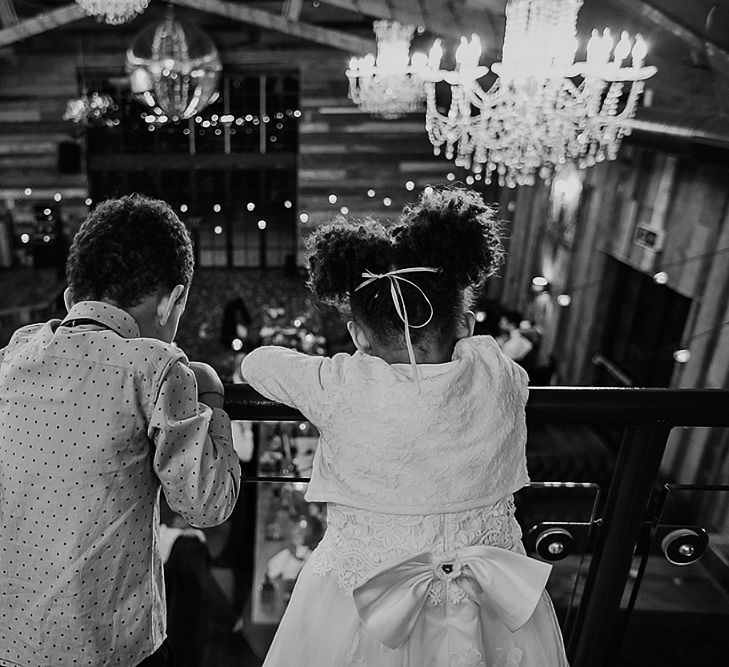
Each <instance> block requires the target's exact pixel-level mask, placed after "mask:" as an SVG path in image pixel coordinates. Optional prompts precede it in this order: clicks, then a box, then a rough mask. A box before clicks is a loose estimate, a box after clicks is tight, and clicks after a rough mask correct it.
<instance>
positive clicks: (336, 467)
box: [243, 336, 529, 525]
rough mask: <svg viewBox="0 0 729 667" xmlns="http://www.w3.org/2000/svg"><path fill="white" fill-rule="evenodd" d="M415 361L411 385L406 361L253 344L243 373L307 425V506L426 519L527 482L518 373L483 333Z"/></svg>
mask: <svg viewBox="0 0 729 667" xmlns="http://www.w3.org/2000/svg"><path fill="white" fill-rule="evenodd" d="M418 368H419V370H420V375H421V382H420V385H421V388H420V389H418V386H417V385H416V383H415V382H414V381H413V377H412V369H411V368H410V365H409V364H388V363H387V362H386V361H384V360H383V359H380V358H379V357H375V356H371V355H366V354H362V353H361V352H357V353H355V354H353V355H348V354H337V355H335V356H334V357H331V358H327V357H311V356H307V355H305V354H301V353H299V352H295V351H293V350H288V349H285V348H280V347H262V348H259V349H257V350H254V351H253V352H252V353H251V354H249V355H248V356H247V357H246V359H245V360H244V362H243V376H244V377H245V379H246V381H248V382H250V384H251V385H252V386H253V387H254V388H255V389H257V390H258V391H260V392H261V393H262V394H263V395H265V396H267V397H269V398H272V399H274V400H277V401H281V402H283V403H286V404H287V405H292V406H294V407H296V408H298V409H299V410H301V412H302V413H304V415H305V416H306V417H307V418H309V419H310V420H311V422H312V423H313V424H315V425H316V427H317V428H318V429H319V432H320V433H321V438H320V442H319V446H318V448H317V451H316V454H315V456H314V462H313V470H312V477H311V483H310V485H309V489H308V492H307V496H306V498H307V500H309V501H322V502H330V503H339V504H341V505H346V506H351V507H359V508H362V509H367V510H371V511H373V512H384V513H399V514H404V515H415V514H431V515H434V514H441V513H444V512H460V511H464V510H469V509H473V508H476V507H485V506H489V505H492V504H493V503H495V502H496V501H498V500H499V499H501V498H504V497H506V496H508V495H509V494H511V493H513V492H514V491H516V490H517V489H519V488H521V487H522V486H524V485H526V484H528V482H529V478H528V475H527V472H526V456H525V443H526V420H525V415H524V406H525V404H526V399H527V376H526V373H525V372H524V371H523V369H521V368H520V367H519V366H517V365H516V364H515V363H514V362H512V361H511V360H510V359H508V358H507V357H505V356H504V355H503V354H502V353H501V350H500V349H499V347H498V345H497V344H496V342H495V341H494V339H493V338H491V337H490V336H473V337H471V338H464V339H463V340H460V341H458V343H457V344H456V346H455V350H454V353H453V357H452V360H451V361H449V362H446V363H442V364H419V366H418ZM393 520H394V519H393ZM413 520H415V519H413ZM403 525H404V524H403Z"/></svg>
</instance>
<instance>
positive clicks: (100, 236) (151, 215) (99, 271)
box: [66, 195, 193, 308]
mask: <svg viewBox="0 0 729 667" xmlns="http://www.w3.org/2000/svg"><path fill="white" fill-rule="evenodd" d="M192 271H193V254H192V241H191V240H190V235H189V233H188V231H187V229H186V228H185V225H184V224H183V223H182V222H181V221H180V219H179V218H178V217H177V216H176V215H175V212H174V211H173V210H172V209H171V208H170V206H169V205H168V204H167V203H165V202H163V201H161V200H159V199H150V198H149V197H144V196H141V195H129V196H126V197H121V198H120V199H109V200H107V201H104V202H101V203H100V204H99V205H98V206H97V207H96V208H95V209H94V210H93V211H91V213H89V215H88V216H87V218H86V220H85V221H84V223H83V224H82V225H81V229H79V231H78V233H77V234H76V236H75V237H74V239H73V243H72V245H71V250H70V252H69V256H68V262H67V264H66V276H67V278H68V283H69V287H70V288H71V294H72V296H73V299H74V301H77V302H78V301H84V300H94V301H98V300H107V301H112V302H114V303H115V304H117V305H118V306H120V307H121V308H128V307H130V306H135V305H137V304H139V303H140V302H141V301H142V300H143V299H144V298H145V297H147V296H149V295H150V294H153V293H154V292H155V291H156V290H158V289H159V288H160V287H162V288H165V289H170V290H171V289H172V288H173V287H175V285H184V286H188V285H189V284H190V282H191V280H192Z"/></svg>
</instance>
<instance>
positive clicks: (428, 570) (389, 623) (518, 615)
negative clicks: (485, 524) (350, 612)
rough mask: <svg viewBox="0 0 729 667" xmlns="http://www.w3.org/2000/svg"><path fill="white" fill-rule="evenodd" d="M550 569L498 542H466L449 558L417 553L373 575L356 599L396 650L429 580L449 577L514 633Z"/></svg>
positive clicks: (366, 619)
mask: <svg viewBox="0 0 729 667" xmlns="http://www.w3.org/2000/svg"><path fill="white" fill-rule="evenodd" d="M444 566H445V567H444ZM551 570H552V566H551V565H549V564H547V563H543V562H541V561H538V560H534V559H533V558H529V557H527V556H523V555H521V554H518V553H514V552H513V551H508V550H506V549H500V548H498V547H490V546H473V547H466V548H465V549H462V550H461V551H460V552H459V553H458V554H457V557H456V558H455V559H453V560H452V561H447V562H445V561H444V562H440V561H437V562H436V561H435V560H434V558H433V554H432V553H421V554H418V555H416V556H408V557H406V558H402V559H400V560H398V561H395V562H392V563H388V564H387V565H385V566H384V567H383V568H381V569H380V570H379V571H377V572H376V573H375V574H373V575H372V576H371V577H370V578H369V579H368V580H367V581H365V582H364V583H363V584H362V585H360V586H358V587H357V588H355V589H354V592H353V594H354V604H355V606H356V608H357V613H358V614H359V617H360V619H362V623H364V625H365V627H366V628H367V630H368V631H369V633H370V634H371V635H372V636H373V637H375V638H376V639H377V640H378V641H380V642H381V643H382V644H384V645H385V646H388V647H390V648H393V649H394V648H397V647H398V646H400V644H402V643H403V642H404V641H405V640H406V639H407V637H408V635H409V634H410V633H411V632H412V630H413V628H414V627H415V624H416V623H417V620H418V617H419V616H420V613H421V612H422V610H423V607H424V606H425V603H426V601H427V598H428V591H429V590H430V587H431V586H432V585H433V582H434V581H435V580H436V579H447V580H451V581H453V582H455V584H456V585H458V586H460V587H461V588H462V589H463V590H464V592H465V593H466V594H467V595H468V597H469V598H470V599H471V600H472V601H473V602H475V603H476V604H478V605H483V606H485V607H487V608H489V609H491V610H492V611H494V612H495V613H496V614H498V616H499V617H500V618H501V620H502V621H503V622H504V625H506V627H507V628H509V630H511V631H512V632H514V631H515V630H518V629H519V628H520V627H521V626H522V625H524V624H525V623H526V622H527V621H528V620H529V619H530V618H531V615H532V614H533V613H534V609H535V608H536V606H537V603H538V602H539V598H540V596H541V594H542V591H543V590H544V587H545V585H546V583H547V579H548V577H549V573H550V571H551Z"/></svg>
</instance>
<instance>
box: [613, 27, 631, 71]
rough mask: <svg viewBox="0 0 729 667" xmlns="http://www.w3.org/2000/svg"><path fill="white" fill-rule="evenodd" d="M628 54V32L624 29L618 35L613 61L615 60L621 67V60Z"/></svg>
mask: <svg viewBox="0 0 729 667" xmlns="http://www.w3.org/2000/svg"><path fill="white" fill-rule="evenodd" d="M629 55H630V37H629V36H628V33H627V32H626V31H625V30H623V32H622V34H621V35H620V41H619V42H618V45H617V46H616V47H615V52H614V59H613V62H615V63H616V64H617V66H618V67H621V66H622V64H623V60H625V59H626V58H627V57H628V56H629Z"/></svg>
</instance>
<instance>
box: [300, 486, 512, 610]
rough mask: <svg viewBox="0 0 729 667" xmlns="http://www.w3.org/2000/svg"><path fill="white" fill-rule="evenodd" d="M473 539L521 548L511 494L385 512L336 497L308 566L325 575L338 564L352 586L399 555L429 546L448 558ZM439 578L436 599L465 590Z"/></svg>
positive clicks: (340, 580)
mask: <svg viewBox="0 0 729 667" xmlns="http://www.w3.org/2000/svg"><path fill="white" fill-rule="evenodd" d="M474 545H488V546H495V547H500V548H503V549H509V550H511V551H520V552H522V551H523V550H522V546H521V529H520V528H519V524H518V523H517V522H516V520H515V519H514V503H513V500H512V499H511V497H508V498H505V499H502V500H500V501H498V502H497V503H496V504H494V505H493V506H491V507H480V508H477V509H471V510H465V511H462V512H454V513H448V514H433V515H422V514H418V515H406V514H384V513H381V512H372V511H369V510H361V509H356V508H353V507H348V506H346V505H340V504H336V503H332V504H330V505H329V507H328V513H327V531H326V533H325V535H324V538H323V539H322V541H321V542H320V544H319V546H318V547H317V548H316V549H315V551H314V553H313V554H312V556H311V565H310V567H312V568H313V569H314V572H316V573H317V574H322V575H323V574H327V573H329V572H331V571H332V570H334V571H335V573H336V576H337V581H338V583H339V585H340V586H341V587H342V588H344V589H345V590H347V591H351V590H353V589H354V588H356V587H357V586H359V585H360V584H362V583H363V582H364V581H365V579H366V578H367V576H368V575H370V574H371V573H372V571H373V570H375V569H377V568H378V567H379V566H380V565H382V564H384V563H388V562H390V561H393V560H396V559H398V558H400V557H403V556H407V555H411V554H416V553H421V552H426V551H428V552H431V553H433V554H434V556H435V557H436V558H437V559H442V560H444V561H447V560H449V559H452V558H453V557H454V555H455V554H456V553H457V552H458V551H459V550H460V549H462V548H464V547H469V546H474ZM440 583H441V585H435V586H433V588H432V589H431V597H432V598H433V601H434V602H435V603H438V602H439V601H442V599H443V596H445V595H449V594H450V595H451V596H453V595H455V596H460V597H462V596H463V591H462V589H461V588H459V587H455V586H454V587H449V586H447V585H446V583H447V582H445V581H444V582H440ZM450 601H451V602H457V601H458V600H450Z"/></svg>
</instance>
